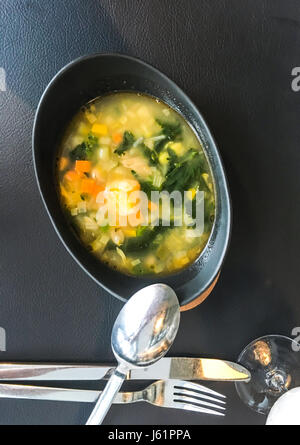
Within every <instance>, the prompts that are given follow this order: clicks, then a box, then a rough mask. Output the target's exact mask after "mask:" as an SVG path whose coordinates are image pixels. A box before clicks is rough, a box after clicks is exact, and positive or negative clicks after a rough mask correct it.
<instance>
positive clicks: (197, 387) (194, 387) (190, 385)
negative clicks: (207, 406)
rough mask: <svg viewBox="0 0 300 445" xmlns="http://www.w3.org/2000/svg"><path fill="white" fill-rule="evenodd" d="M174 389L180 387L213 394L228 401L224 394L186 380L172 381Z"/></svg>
mask: <svg viewBox="0 0 300 445" xmlns="http://www.w3.org/2000/svg"><path fill="white" fill-rule="evenodd" d="M172 382H173V384H174V387H175V388H176V387H179V388H184V389H186V390H189V391H197V392H199V391H200V392H204V393H207V394H211V395H214V396H217V397H222V398H223V399H226V396H224V395H223V394H220V393H219V392H217V391H213V390H212V389H210V388H206V387H205V386H203V385H200V384H199V383H192V382H187V381H185V380H172Z"/></svg>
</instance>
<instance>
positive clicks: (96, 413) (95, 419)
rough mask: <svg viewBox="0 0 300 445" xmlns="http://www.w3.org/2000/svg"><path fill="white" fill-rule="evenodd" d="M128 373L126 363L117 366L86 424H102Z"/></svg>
mask: <svg viewBox="0 0 300 445" xmlns="http://www.w3.org/2000/svg"><path fill="white" fill-rule="evenodd" d="M127 373H128V369H127V368H125V367H124V365H119V366H118V367H117V369H116V370H115V371H114V373H113V375H112V376H111V378H110V379H109V381H108V383H107V384H106V386H105V388H104V390H103V392H102V394H101V396H100V397H99V399H98V400H97V403H96V405H95V407H94V409H93V411H92V414H91V415H90V417H89V418H88V421H87V422H86V425H101V423H102V422H103V420H104V418H105V416H106V414H107V412H108V410H109V408H110V407H111V405H112V403H113V401H114V398H115V397H116V395H117V394H118V392H119V389H120V388H121V386H122V383H123V382H124V380H125V378H126V375H127Z"/></svg>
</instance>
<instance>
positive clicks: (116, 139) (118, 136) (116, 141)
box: [112, 133, 123, 144]
mask: <svg viewBox="0 0 300 445" xmlns="http://www.w3.org/2000/svg"><path fill="white" fill-rule="evenodd" d="M122 139H123V137H122V135H121V133H114V134H113V135H112V140H113V142H114V144H120V143H121V142H122Z"/></svg>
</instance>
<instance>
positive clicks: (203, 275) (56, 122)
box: [33, 54, 231, 306]
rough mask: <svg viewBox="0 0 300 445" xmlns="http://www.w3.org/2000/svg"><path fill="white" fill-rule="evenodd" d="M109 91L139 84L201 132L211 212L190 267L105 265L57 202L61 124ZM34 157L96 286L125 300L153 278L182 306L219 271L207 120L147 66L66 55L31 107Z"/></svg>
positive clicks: (218, 174)
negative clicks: (140, 270)
mask: <svg viewBox="0 0 300 445" xmlns="http://www.w3.org/2000/svg"><path fill="white" fill-rule="evenodd" d="M112 91H138V92H142V93H147V94H149V95H151V96H155V97H157V98H159V99H161V100H163V101H164V102H166V103H167V104H168V105H170V106H171V107H172V108H173V109H175V110H176V111H177V112H179V113H180V114H181V115H182V116H183V117H184V118H185V119H186V121H188V122H189V123H190V125H191V126H192V128H193V129H194V131H195V132H196V133H197V135H198V137H199V138H200V139H201V141H202V144H203V146H204V150H205V153H206V155H207V159H208V162H209V165H210V168H211V171H212V175H213V179H214V185H215V193H216V218H215V223H214V226H213V230H212V233H211V236H210V239H209V241H208V243H207V245H206V247H205V249H204V250H203V251H202V253H201V255H200V256H199V258H198V259H197V260H196V261H195V262H194V263H193V264H192V265H190V266H189V267H188V268H186V269H184V270H182V271H180V272H177V273H174V274H172V275H168V276H166V277H159V278H158V277H150V278H149V277H147V278H145V277H130V276H127V275H125V274H122V273H121V272H117V271H115V270H112V269H110V268H109V267H107V266H106V265H104V264H103V263H101V262H100V261H99V260H98V259H97V258H96V257H94V256H93V255H92V254H91V253H90V252H88V250H87V249H86V248H85V247H84V246H83V244H81V242H80V241H79V239H78V238H77V236H76V234H75V232H73V230H72V229H71V227H70V225H69V223H68V222H67V219H66V218H65V215H64V214H63V211H62V209H61V206H60V202H59V198H58V194H57V184H56V179H55V160H56V156H57V149H58V146H59V142H60V139H61V136H62V134H63V132H64V130H65V128H66V125H67V124H68V123H69V121H70V120H71V119H72V117H73V116H74V114H75V113H77V111H78V110H79V108H80V107H81V106H82V105H84V104H86V103H87V102H89V101H90V100H92V99H94V98H96V97H97V96H101V95H103V94H107V93H109V92H112ZM33 157H34V165H35V172H36V177H37V182H38V185H39V189H40V193H41V195H42V199H43V201H44V204H45V206H46V209H47V211H48V214H49V216H50V219H51V221H52V224H53V225H54V228H55V230H56V232H57V234H58V236H59V237H60V239H61V240H62V242H63V244H64V245H65V247H66V248H67V250H68V251H69V252H70V254H71V255H72V256H73V258H74V259H75V260H76V261H77V263H78V264H79V265H80V266H81V267H82V268H83V269H84V270H85V271H86V273H88V274H89V275H90V276H91V277H92V278H93V279H94V280H95V281H96V282H97V283H98V284H100V286H102V287H103V288H104V289H106V290H107V291H109V292H110V293H111V294H112V295H113V296H115V297H117V298H119V299H120V300H122V301H126V300H127V299H128V298H129V297H130V296H131V295H132V294H133V293H134V292H136V291H137V290H138V289H140V288H142V287H144V286H146V285H148V284H152V283H154V282H157V281H159V282H163V283H166V284H169V285H170V286H171V287H173V289H174V290H175V292H176V293H177V295H178V298H179V301H180V304H181V306H185V305H189V304H191V303H192V302H193V300H195V299H196V298H197V297H199V296H200V295H201V294H203V293H204V292H207V290H208V289H209V287H210V286H211V285H212V283H213V282H214V281H215V280H216V277H217V276H218V274H219V271H220V268H221V265H222V262H223V260H224V256H225V253H226V250H227V247H228V242H229V236H230V227H231V207H230V199H229V193H228V188H227V182H226V178H225V175H224V170H223V167H222V163H221V160H220V156H219V154H218V150H217V148H216V144H215V142H214V140H213V138H212V136H211V133H210V131H209V129H208V128H207V125H206V123H205V121H204V119H203V117H202V116H201V114H200V113H199V111H198V110H197V108H196V107H195V105H194V104H193V103H192V102H191V100H190V99H189V98H188V97H187V96H186V95H185V93H184V92H183V91H182V90H181V89H180V88H179V87H178V86H177V85H175V84H174V82H172V81H171V80H170V79H168V78H167V77H166V76H165V75H164V74H162V73H161V72H160V71H158V70H157V69H155V68H153V67H152V66H150V65H148V64H146V63H145V62H142V61H140V60H138V59H135V58H132V57H128V56H124V55H119V54H95V55H90V56H86V57H82V58H80V59H77V60H75V61H74V62H71V63H70V64H68V65H67V66H66V67H64V68H63V69H62V70H61V71H59V73H58V74H56V76H55V77H54V78H53V80H52V81H51V82H50V84H49V85H48V87H47V88H46V90H45V92H44V94H43V96H42V98H41V100H40V103H39V105H38V108H37V112H36V116H35V121H34V128H33Z"/></svg>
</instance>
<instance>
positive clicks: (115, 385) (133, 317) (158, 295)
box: [86, 284, 180, 425]
mask: <svg viewBox="0 0 300 445" xmlns="http://www.w3.org/2000/svg"><path fill="white" fill-rule="evenodd" d="M179 320H180V307H179V303H178V299H177V296H176V294H175V292H174V291H173V289H171V288H170V287H169V286H167V285H165V284H153V285H151V286H148V287H145V288H144V289H141V290H140V291H138V292H136V293H135V294H134V295H133V296H132V297H131V298H130V300H129V301H128V302H127V303H126V304H125V306H124V307H123V309H122V310H121V312H120V313H119V315H118V317H117V319H116V321H115V324H114V327H113V330H112V335H111V346H112V350H113V353H114V355H115V357H116V359H117V360H118V367H117V369H116V370H115V372H114V373H113V375H112V376H111V378H110V380H109V382H108V383H107V385H106V387H105V388H104V391H103V392H102V394H101V396H100V397H99V399H98V401H97V403H96V406H95V408H94V410H93V412H92V414H91V415H90V417H89V419H88V421H87V423H86V425H100V424H101V423H102V421H103V419H104V417H105V416H106V413H107V411H108V410H109V408H110V406H111V404H112V402H113V400H114V398H115V396H116V394H117V393H118V391H119V389H120V387H121V385H122V383H123V381H124V379H125V377H126V374H127V373H128V371H129V370H130V369H133V368H139V367H142V366H149V365H152V364H153V363H155V362H156V361H157V360H159V359H160V358H162V357H163V356H164V355H165V354H166V352H167V351H168V349H169V348H170V346H171V345H172V343H173V341H174V338H175V336H176V334H177V330H178V326H179Z"/></svg>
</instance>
